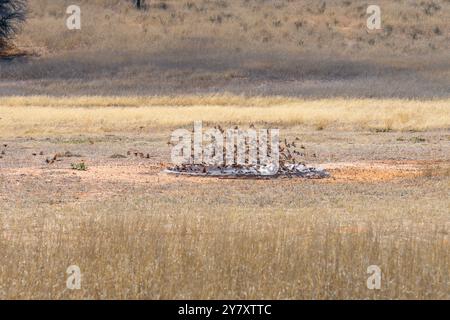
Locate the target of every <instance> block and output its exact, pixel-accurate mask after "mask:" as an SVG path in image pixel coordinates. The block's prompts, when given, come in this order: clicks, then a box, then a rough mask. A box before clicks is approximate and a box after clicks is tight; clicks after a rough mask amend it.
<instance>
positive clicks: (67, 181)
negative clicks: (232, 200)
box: [0, 161, 450, 203]
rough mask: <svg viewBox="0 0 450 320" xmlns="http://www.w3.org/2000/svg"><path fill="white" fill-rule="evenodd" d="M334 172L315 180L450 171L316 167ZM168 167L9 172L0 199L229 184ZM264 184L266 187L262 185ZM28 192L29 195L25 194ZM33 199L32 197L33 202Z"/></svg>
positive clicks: (421, 166)
mask: <svg viewBox="0 0 450 320" xmlns="http://www.w3.org/2000/svg"><path fill="white" fill-rule="evenodd" d="M318 166H320V167H323V168H325V169H327V170H328V172H330V174H331V177H330V178H326V179H321V180H314V181H316V182H320V183H348V182H367V183H375V182H383V181H386V182H387V181H390V180H393V179H407V178H415V177H419V176H424V175H426V174H427V170H429V168H434V167H442V166H446V167H450V164H449V163H448V162H445V161H370V162H335V163H323V164H318ZM166 167H167V165H166V164H164V163H144V164H139V165H137V164H130V163H128V164H127V163H124V164H107V165H94V166H89V168H88V170H87V171H77V170H71V169H69V168H52V167H51V166H50V167H25V168H5V169H2V173H1V176H0V178H1V186H2V188H1V189H0V196H1V198H2V199H9V200H11V199H12V198H14V196H13V195H14V194H17V195H18V194H21V195H22V196H23V195H24V192H27V191H26V190H28V192H29V193H30V195H31V196H37V197H40V199H41V200H42V201H48V202H51V203H64V202H67V201H83V200H93V199H99V198H109V197H111V196H114V195H117V194H120V193H122V192H123V191H124V190H126V189H128V188H130V187H136V186H150V187H153V186H161V185H172V184H173V185H174V187H177V185H176V184H179V183H188V184H205V183H211V184H217V183H233V182H231V181H229V182H225V181H224V180H221V179H219V178H212V177H208V178H205V177H189V176H176V175H169V174H165V173H164V172H163V170H164V169H165V168H166ZM277 181H280V183H283V181H289V182H290V183H293V182H295V183H305V181H306V180H305V179H301V178H282V179H277ZM258 183H264V181H261V182H258ZM24 190H25V191H24ZM30 195H29V196H30ZM45 199H47V200H45Z"/></svg>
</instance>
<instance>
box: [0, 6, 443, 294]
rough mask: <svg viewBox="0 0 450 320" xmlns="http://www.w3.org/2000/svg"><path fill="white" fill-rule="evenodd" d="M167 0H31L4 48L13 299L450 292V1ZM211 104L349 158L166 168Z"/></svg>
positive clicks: (237, 119)
mask: <svg viewBox="0 0 450 320" xmlns="http://www.w3.org/2000/svg"><path fill="white" fill-rule="evenodd" d="M146 2H147V5H146V6H145V8H144V10H142V11H138V10H135V9H134V8H133V6H132V4H131V1H126V0H89V1H88V0H79V1H77V3H78V4H79V5H80V7H81V10H82V29H81V31H70V30H67V29H66V28H65V18H66V17H67V14H66V13H65V12H66V8H67V6H68V5H69V4H73V1H69V0H61V1H53V0H29V15H28V20H27V22H26V23H25V25H24V26H23V29H22V32H21V33H20V34H19V35H18V37H17V38H15V40H14V41H15V45H16V48H17V50H24V51H25V52H28V55H27V56H23V57H18V58H16V59H1V58H0V257H1V259H0V299H113V298H117V299H450V243H449V241H450V191H449V190H450V61H449V59H448V57H449V52H450V38H449V37H450V34H449V32H448V31H449V30H450V1H449V0H412V1H409V0H408V1H406V0H405V1H388V0H381V1H377V2H378V4H379V5H380V6H381V9H382V21H383V29H382V30H380V31H378V32H368V31H367V28H366V25H365V24H366V19H367V15H366V8H367V3H363V2H360V1H351V0H333V1H312V0H306V1H295V0H292V1H291V0H277V1H265V0H232V1H222V0H182V1H181V0H180V1H178V0H164V1H163V0H158V1H156V0H155V1H148V0H147V1H146ZM199 120H202V121H203V124H204V127H205V128H206V127H214V126H216V125H222V126H225V127H229V126H233V127H234V126H235V125H239V126H240V127H244V128H247V127H249V126H251V125H252V124H254V125H255V127H256V128H279V129H280V132H281V136H282V138H287V139H295V138H298V140H299V141H300V142H299V144H301V145H302V146H303V147H304V149H302V150H303V151H304V155H303V156H302V157H303V158H302V160H304V161H305V162H306V163H307V164H309V165H313V166H321V167H323V168H325V169H327V170H328V171H329V173H330V174H331V177H330V178H326V179H301V178H279V179H268V180H259V179H218V178H200V177H184V176H174V175H168V174H166V173H164V172H163V170H164V169H165V168H167V166H169V165H170V152H171V148H170V146H169V145H168V144H167V142H168V140H169V139H170V135H171V132H172V131H173V130H174V129H178V128H191V127H192V124H193V122H194V121H199ZM71 265H77V266H79V267H80V270H81V273H82V282H81V289H80V290H69V289H68V288H67V287H66V280H67V277H68V274H67V273H66V270H67V268H68V267H69V266H71ZM370 265H377V266H379V267H380V268H381V271H382V280H381V288H380V289H379V290H370V289H368V287H367V279H368V277H369V274H368V273H367V268H368V267H369V266H370Z"/></svg>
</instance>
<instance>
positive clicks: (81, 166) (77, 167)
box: [70, 162, 87, 171]
mask: <svg viewBox="0 0 450 320" xmlns="http://www.w3.org/2000/svg"><path fill="white" fill-rule="evenodd" d="M70 166H71V167H72V169H73V170H78V171H86V170H87V166H86V164H85V163H84V162H80V163H71V164H70Z"/></svg>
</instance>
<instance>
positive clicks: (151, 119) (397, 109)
mask: <svg viewBox="0 0 450 320" xmlns="http://www.w3.org/2000/svg"><path fill="white" fill-rule="evenodd" d="M107 107H109V108H107ZM0 118H1V120H0V121H1V127H0V136H3V137H5V136H14V135H29V136H32V135H45V134H71V133H80V132H85V133H104V132H111V131H128V132H133V131H135V130H142V129H146V128H147V129H148V128H172V127H182V126H189V125H191V124H192V123H193V122H194V121H199V120H201V121H204V122H205V123H208V124H236V125H248V124H250V123H255V124H260V125H270V126H281V127H283V126H302V125H304V126H313V127H316V128H317V129H324V128H331V129H348V128H352V129H355V128H356V129H363V130H367V129H369V130H371V129H376V130H382V131H389V130H433V129H446V128H449V127H450V100H449V99H445V100H429V101H416V100H401V99H383V100H377V99H344V98H342V99H319V100H302V99H295V98H283V97H271V98H265V97H252V98H246V97H243V96H231V95H221V96H185V97H75V98H68V97H66V98H52V97H9V98H3V99H2V100H1V102H0Z"/></svg>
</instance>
